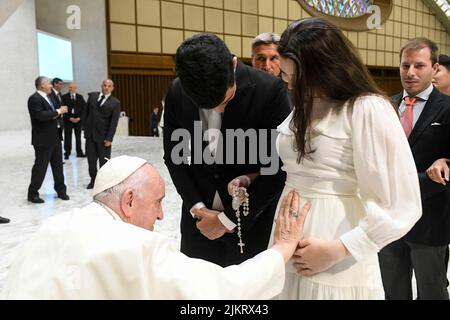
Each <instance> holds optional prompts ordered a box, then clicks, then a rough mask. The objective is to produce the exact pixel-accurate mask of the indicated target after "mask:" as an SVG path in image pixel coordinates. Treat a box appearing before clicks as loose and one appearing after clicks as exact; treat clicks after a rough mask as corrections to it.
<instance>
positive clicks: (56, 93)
mask: <svg viewBox="0 0 450 320" xmlns="http://www.w3.org/2000/svg"><path fill="white" fill-rule="evenodd" d="M52 86H53V88H52V92H51V93H50V96H49V99H50V100H51V102H52V103H53V105H54V106H55V108H56V109H59V108H61V106H64V104H63V101H62V93H61V91H62V89H63V88H64V82H63V81H62V80H61V79H60V78H54V79H53V80H52ZM63 132H64V119H63V117H60V118H58V133H59V136H60V137H61V141H63V140H64V138H63Z"/></svg>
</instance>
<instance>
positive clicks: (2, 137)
mask: <svg viewBox="0 0 450 320" xmlns="http://www.w3.org/2000/svg"><path fill="white" fill-rule="evenodd" d="M30 141H31V136H30V132H29V131H13V132H0V150H1V153H0V177H1V179H0V194H1V195H2V196H1V197H0V216H3V217H7V218H10V219H11V223H10V224H6V225H0V290H1V288H2V286H3V283H4V280H5V277H6V275H7V273H8V270H9V267H10V265H11V262H12V260H13V259H14V255H15V254H16V252H17V250H18V249H19V248H20V246H21V244H23V243H24V241H26V240H27V239H28V238H29V237H30V236H31V235H32V234H33V233H34V232H35V231H36V230H37V229H38V228H39V226H40V225H42V223H44V222H45V220H46V219H47V218H48V217H51V216H53V215H57V214H60V213H62V212H65V211H68V210H70V209H72V208H79V207H82V206H84V205H86V204H88V203H89V202H90V201H91V200H92V198H91V194H90V191H89V190H86V186H87V184H88V183H89V180H90V179H89V174H88V166H87V160H86V159H80V158H76V157H75V156H74V155H72V156H71V157H70V159H69V160H66V164H65V165H64V170H65V177H66V184H67V187H68V191H67V193H68V194H69V196H70V197H71V200H70V201H67V202H66V201H61V200H59V199H57V198H56V194H55V192H54V190H53V179H52V175H51V171H49V172H47V177H46V180H45V182H44V185H43V187H42V189H41V196H42V197H43V198H44V199H45V201H46V202H45V204H43V205H34V204H31V203H29V202H27V200H26V196H27V188H28V185H29V182H30V175H31V167H32V166H33V161H34V151H33V148H32V146H31V145H30ZM123 154H126V155H132V156H139V157H142V158H144V159H146V160H148V161H149V162H150V163H152V164H153V165H154V167H155V168H156V169H157V170H158V171H159V172H160V173H161V175H162V176H163V178H164V180H165V181H166V199H165V200H164V202H163V207H164V213H165V218H164V220H163V221H160V222H157V225H156V229H155V230H157V231H158V232H161V233H163V234H166V235H167V236H169V237H170V238H172V239H173V240H174V241H175V242H177V243H179V239H180V232H179V221H180V210H181V199H180V197H179V196H178V194H177V193H176V190H175V187H174V185H173V183H172V181H171V179H170V176H169V173H168V171H167V169H166V167H165V165H164V163H163V161H162V156H163V152H162V140H161V139H158V138H137V137H121V136H117V137H116V139H115V141H114V146H113V155H112V156H113V157H114V156H118V155H123ZM449 277H450V272H449Z"/></svg>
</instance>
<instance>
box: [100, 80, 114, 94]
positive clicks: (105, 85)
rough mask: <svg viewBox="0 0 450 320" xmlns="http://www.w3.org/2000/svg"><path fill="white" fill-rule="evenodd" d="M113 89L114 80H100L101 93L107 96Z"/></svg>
mask: <svg viewBox="0 0 450 320" xmlns="http://www.w3.org/2000/svg"><path fill="white" fill-rule="evenodd" d="M113 91H114V82H113V81H112V80H111V79H106V80H103V82H102V93H103V95H105V96H107V95H109V94H111V93H112V92H113Z"/></svg>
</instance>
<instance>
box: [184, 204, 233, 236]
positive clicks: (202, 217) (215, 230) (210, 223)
mask: <svg viewBox="0 0 450 320" xmlns="http://www.w3.org/2000/svg"><path fill="white" fill-rule="evenodd" d="M192 212H193V213H194V214H195V216H196V217H197V219H198V221H197V229H198V230H200V233H201V234H203V235H204V236H205V237H207V238H208V239H209V240H216V239H219V238H221V237H223V235H224V234H225V233H227V232H230V231H228V229H227V228H226V227H225V226H224V225H223V224H222V222H220V220H219V217H218V216H219V214H220V212H218V211H214V210H209V209H207V208H202V209H194V210H192Z"/></svg>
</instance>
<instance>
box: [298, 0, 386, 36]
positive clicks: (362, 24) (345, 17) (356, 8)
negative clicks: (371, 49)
mask: <svg viewBox="0 0 450 320" xmlns="http://www.w3.org/2000/svg"><path fill="white" fill-rule="evenodd" d="M297 1H298V2H299V3H300V5H301V6H302V8H303V9H305V10H306V11H307V12H308V13H309V14H310V15H311V16H314V17H323V18H325V19H327V20H328V21H330V22H332V23H334V24H335V25H336V26H337V27H339V28H341V29H344V30H351V31H364V30H370V29H375V28H380V27H381V25H383V24H384V22H385V21H386V20H387V19H388V18H389V16H390V14H391V12H392V0H335V1H333V0H297Z"/></svg>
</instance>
